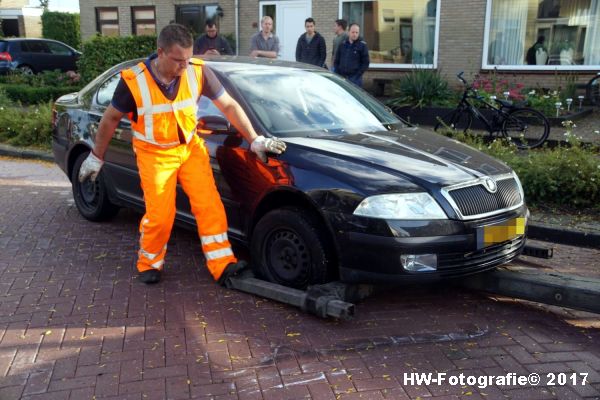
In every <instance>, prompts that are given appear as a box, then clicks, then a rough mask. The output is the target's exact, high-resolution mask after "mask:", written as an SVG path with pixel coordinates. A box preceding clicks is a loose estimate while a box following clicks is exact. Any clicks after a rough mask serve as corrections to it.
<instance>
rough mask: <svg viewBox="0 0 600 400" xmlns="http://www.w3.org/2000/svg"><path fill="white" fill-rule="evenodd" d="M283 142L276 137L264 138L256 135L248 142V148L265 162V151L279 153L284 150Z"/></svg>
mask: <svg viewBox="0 0 600 400" xmlns="http://www.w3.org/2000/svg"><path fill="white" fill-rule="evenodd" d="M285 148H286V146H285V142H284V141H282V140H279V139H277V138H276V137H272V138H266V137H264V136H257V137H256V139H254V141H253V142H252V144H250V150H252V152H253V153H255V154H256V155H257V156H258V158H259V159H260V160H261V161H262V162H267V154H266V153H275V154H281V153H283V152H284V151H285Z"/></svg>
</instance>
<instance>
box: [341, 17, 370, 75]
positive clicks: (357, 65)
mask: <svg viewBox="0 0 600 400" xmlns="http://www.w3.org/2000/svg"><path fill="white" fill-rule="evenodd" d="M359 35H360V26H359V25H358V24H356V23H354V24H350V30H349V32H348V39H346V40H345V41H344V42H342V44H340V47H339V48H338V51H337V53H336V55H335V64H334V67H335V72H336V73H338V74H340V75H341V76H343V77H344V78H346V79H348V80H349V81H350V82H352V83H354V84H356V85H357V86H360V87H362V76H363V74H364V73H365V71H366V70H367V69H368V68H369V49H368V48H367V43H365V42H364V41H362V40H360V38H359Z"/></svg>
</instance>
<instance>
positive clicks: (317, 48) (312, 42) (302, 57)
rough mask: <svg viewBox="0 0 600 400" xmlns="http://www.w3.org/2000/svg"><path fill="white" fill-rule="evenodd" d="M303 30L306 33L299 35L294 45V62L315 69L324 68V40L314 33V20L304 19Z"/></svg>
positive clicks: (325, 51)
mask: <svg viewBox="0 0 600 400" xmlns="http://www.w3.org/2000/svg"><path fill="white" fill-rule="evenodd" d="M304 29H306V33H303V34H302V35H300V37H299V38H298V44H297V45H296V61H299V62H303V63H307V64H312V65H316V66H317V67H323V66H325V58H326V57H327V49H326V45H325V38H324V37H323V36H321V34H320V33H319V32H316V31H315V20H314V19H312V18H306V21H304Z"/></svg>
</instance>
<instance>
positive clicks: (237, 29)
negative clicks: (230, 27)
mask: <svg viewBox="0 0 600 400" xmlns="http://www.w3.org/2000/svg"><path fill="white" fill-rule="evenodd" d="M234 7H235V54H240V15H239V14H240V4H239V0H235V6H234Z"/></svg>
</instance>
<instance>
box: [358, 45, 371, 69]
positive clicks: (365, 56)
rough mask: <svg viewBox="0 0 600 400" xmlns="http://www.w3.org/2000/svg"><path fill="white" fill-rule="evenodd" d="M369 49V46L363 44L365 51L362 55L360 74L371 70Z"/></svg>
mask: <svg viewBox="0 0 600 400" xmlns="http://www.w3.org/2000/svg"><path fill="white" fill-rule="evenodd" d="M369 64H370V60H369V49H368V48H367V44H366V43H364V42H363V51H362V52H361V55H360V73H361V74H363V73H364V72H365V71H366V70H368V69H369Z"/></svg>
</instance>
